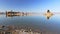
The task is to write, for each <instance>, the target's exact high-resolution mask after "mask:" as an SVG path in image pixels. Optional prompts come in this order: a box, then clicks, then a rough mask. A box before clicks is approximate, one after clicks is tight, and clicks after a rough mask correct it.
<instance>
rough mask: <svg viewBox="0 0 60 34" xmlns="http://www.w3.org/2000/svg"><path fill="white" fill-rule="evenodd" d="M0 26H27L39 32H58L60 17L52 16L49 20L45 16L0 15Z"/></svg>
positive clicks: (59, 29)
mask: <svg viewBox="0 0 60 34" xmlns="http://www.w3.org/2000/svg"><path fill="white" fill-rule="evenodd" d="M0 25H5V26H6V25H14V26H22V27H25V26H27V27H31V28H33V29H40V30H41V31H52V32H60V15H53V16H52V17H50V19H47V18H46V17H45V16H14V17H6V15H0Z"/></svg>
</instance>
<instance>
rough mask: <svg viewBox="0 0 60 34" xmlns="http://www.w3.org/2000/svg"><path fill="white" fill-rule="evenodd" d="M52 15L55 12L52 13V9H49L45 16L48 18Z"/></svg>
mask: <svg viewBox="0 0 60 34" xmlns="http://www.w3.org/2000/svg"><path fill="white" fill-rule="evenodd" d="M52 15H53V13H51V12H50V10H47V12H46V13H45V16H46V17H47V19H49V18H50V17H51V16H52Z"/></svg>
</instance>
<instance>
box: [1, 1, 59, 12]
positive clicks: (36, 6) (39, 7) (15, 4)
mask: <svg viewBox="0 0 60 34" xmlns="http://www.w3.org/2000/svg"><path fill="white" fill-rule="evenodd" d="M48 9H49V10H50V11H52V12H60V0H0V11H6V10H14V11H20V12H21V11H23V12H46V11H47V10H48Z"/></svg>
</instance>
